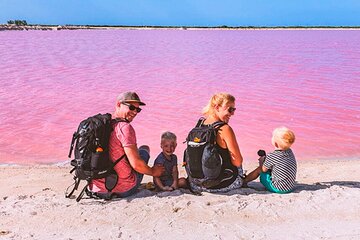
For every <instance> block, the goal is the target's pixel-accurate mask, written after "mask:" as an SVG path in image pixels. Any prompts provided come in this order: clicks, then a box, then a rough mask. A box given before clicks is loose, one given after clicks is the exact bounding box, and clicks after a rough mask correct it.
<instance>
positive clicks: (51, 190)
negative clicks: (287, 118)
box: [0, 160, 360, 239]
mask: <svg viewBox="0 0 360 240" xmlns="http://www.w3.org/2000/svg"><path fill="white" fill-rule="evenodd" d="M254 164H255V163H254ZM254 164H253V165H249V164H248V165H245V168H247V169H252V168H253V167H254V166H255V165H254ZM298 165H299V167H298V178H297V180H298V185H297V189H296V190H295V192H294V193H290V194H286V195H279V194H273V193H269V192H267V191H265V190H264V188H263V187H262V185H261V184H260V183H259V182H258V181H255V182H254V183H252V184H250V187H251V188H248V189H241V190H236V191H232V192H230V193H227V194H222V195H221V194H210V193H204V194H203V195H202V196H195V195H192V194H190V193H189V191H185V190H176V191H174V192H171V193H170V192H160V193H156V192H152V191H149V190H144V189H142V190H140V191H139V193H137V194H136V195H135V196H133V197H130V198H127V199H120V200H116V201H104V200H94V199H89V198H85V199H83V200H81V201H80V202H79V203H77V202H76V201H75V199H66V198H64V190H65V188H66V187H67V186H68V185H69V184H71V182H72V177H71V175H70V174H69V173H68V172H69V169H70V167H68V168H67V167H57V166H20V167H14V166H13V167H0V173H1V174H0V185H1V193H0V214H1V218H0V239H360V200H359V199H360V160H347V161H345V160H343V161H329V162H326V161H317V162H313V163H311V162H306V163H303V162H299V163H298ZM144 180H145V181H144V182H146V181H150V180H151V178H149V177H147V178H145V179H144Z"/></svg>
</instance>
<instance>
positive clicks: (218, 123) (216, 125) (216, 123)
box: [211, 121, 227, 129]
mask: <svg viewBox="0 0 360 240" xmlns="http://www.w3.org/2000/svg"><path fill="white" fill-rule="evenodd" d="M226 124H227V123H226V122H223V121H217V122H214V123H212V124H211V126H212V127H213V128H215V129H219V128H221V127H222V126H224V125H226Z"/></svg>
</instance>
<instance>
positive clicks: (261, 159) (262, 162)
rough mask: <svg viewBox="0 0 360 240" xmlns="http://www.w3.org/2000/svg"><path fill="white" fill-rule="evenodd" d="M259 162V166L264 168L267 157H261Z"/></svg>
mask: <svg viewBox="0 0 360 240" xmlns="http://www.w3.org/2000/svg"><path fill="white" fill-rule="evenodd" d="M258 161H259V166H262V165H263V164H264V161H265V156H262V157H259V159H258Z"/></svg>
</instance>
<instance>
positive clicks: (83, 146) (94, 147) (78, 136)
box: [65, 113, 126, 202]
mask: <svg viewBox="0 0 360 240" xmlns="http://www.w3.org/2000/svg"><path fill="white" fill-rule="evenodd" d="M114 121H116V122H124V121H126V120H122V119H111V114H109V113H106V114H97V115H95V116H92V117H89V118H87V119H85V120H83V121H82V122H81V123H80V124H79V127H78V129H77V131H76V132H74V134H73V137H72V140H71V145H70V151H69V156H68V157H69V158H71V153H72V151H73V150H74V155H75V159H73V160H71V162H70V163H71V165H72V166H73V169H72V170H71V171H70V173H73V172H75V173H74V181H75V182H74V184H73V185H74V187H73V189H72V190H71V191H70V193H67V192H68V190H69V188H70V187H71V186H69V187H68V189H67V190H66V193H65V197H67V198H69V197H70V196H71V195H72V194H73V193H74V191H75V190H77V188H78V186H79V184H80V181H81V180H86V181H87V184H86V185H85V187H84V188H83V189H82V191H81V192H80V194H79V196H78V197H77V198H76V201H77V202H79V201H80V200H81V198H82V197H83V195H84V192H87V193H88V191H87V187H88V185H89V184H90V182H91V180H93V179H99V178H106V181H105V186H106V189H107V190H108V191H109V192H110V191H111V190H112V189H113V188H114V187H115V186H116V184H117V179H118V178H117V175H116V172H115V171H114V166H115V165H116V164H117V163H118V162H119V161H120V160H121V159H123V158H124V157H125V156H126V155H125V154H124V155H123V156H121V157H120V158H119V159H117V160H116V161H115V162H112V161H111V160H110V158H109V138H110V133H111V132H112V130H113V128H112V123H113V122H114ZM74 144H75V148H74ZM88 195H89V194H88Z"/></svg>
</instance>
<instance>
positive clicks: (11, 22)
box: [7, 19, 360, 29]
mask: <svg viewBox="0 0 360 240" xmlns="http://www.w3.org/2000/svg"><path fill="white" fill-rule="evenodd" d="M7 24H9V25H16V26H27V25H29V24H28V23H27V21H26V20H18V19H16V20H8V21H7ZM30 25H34V24H30ZM36 25H42V26H57V24H55V25H53V24H36ZM64 26H87V27H136V28H184V29H186V28H233V29H236V28H270V29H271V28H290V29H291V28H360V26H301V25H299V26H251V25H249V26H227V25H221V26H154V25H147V26H145V25H144V26H130V25H86V24H85V25H78V24H65V25H64Z"/></svg>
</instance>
